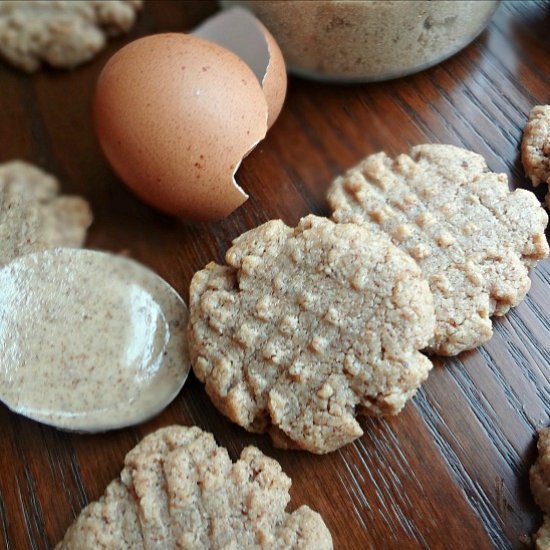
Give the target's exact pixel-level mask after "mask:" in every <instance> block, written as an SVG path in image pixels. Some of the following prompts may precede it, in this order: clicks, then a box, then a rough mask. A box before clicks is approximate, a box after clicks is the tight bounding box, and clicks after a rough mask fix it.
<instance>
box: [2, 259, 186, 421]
mask: <svg viewBox="0 0 550 550" xmlns="http://www.w3.org/2000/svg"><path fill="white" fill-rule="evenodd" d="M187 316H188V314H187V307H186V306H185V303H184V302H183V301H182V299H181V298H180V297H179V295H178V294H177V293H176V292H175V290H173V289H172V288H171V287H170V286H169V285H168V284H167V283H166V282H165V281H163V280H162V279H161V278H160V277H159V276H157V275H156V274H154V273H153V272H152V271H150V270H148V269H146V268H145V267H143V266H141V265H139V264H138V263H136V262H134V261H132V260H129V259H127V258H124V257H121V256H116V255H113V254H108V253H104V252H95V251H91V250H73V249H63V248H58V249H54V250H48V251H44V252H38V253H35V254H30V255H28V256H23V257H21V258H19V259H17V260H15V261H13V262H11V263H9V264H8V265H6V266H5V267H3V268H2V269H0V358H1V359H0V360H1V363H0V399H1V400H2V401H3V402H4V403H5V404H6V405H7V406H8V407H9V408H10V409H12V410H14V411H16V412H18V413H20V414H23V415H25V416H27V417H29V418H32V419H34V420H38V421H39V422H43V423H45V424H50V425H52V426H56V427H59V428H63V429H68V430H77V431H103V430H109V429H113V428H120V427H123V426H128V425H131V424H136V423H138V422H141V421H143V420H146V419H147V418H149V417H151V416H153V415H155V414H157V413H158V412H160V410H162V409H163V408H164V407H166V405H168V403H170V401H172V399H174V397H175V396H176V395H177V394H178V393H179V391H180V389H181V387H182V385H183V383H184V382H185V379H186V378H187V374H188V372H189V359H188V350H187V341H186V324H187Z"/></svg>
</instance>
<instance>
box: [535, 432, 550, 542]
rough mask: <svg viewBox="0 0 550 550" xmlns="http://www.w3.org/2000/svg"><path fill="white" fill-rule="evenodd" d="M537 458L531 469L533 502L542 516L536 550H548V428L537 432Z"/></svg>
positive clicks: (549, 503) (549, 496)
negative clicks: (542, 520) (539, 509)
mask: <svg viewBox="0 0 550 550" xmlns="http://www.w3.org/2000/svg"><path fill="white" fill-rule="evenodd" d="M537 447H538V451H539V456H538V459H537V461H536V462H535V464H533V466H532V467H531V471H530V481H531V490H532V491H533V497H534V498H535V502H536V503H537V505H538V506H539V507H540V508H541V510H542V512H543V514H544V523H543V524H542V527H541V528H540V529H539V531H538V533H537V534H536V535H535V541H536V547H537V550H548V549H550V428H544V429H542V430H540V432H539V440H538V443H537Z"/></svg>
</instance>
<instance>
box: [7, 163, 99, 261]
mask: <svg viewBox="0 0 550 550" xmlns="http://www.w3.org/2000/svg"><path fill="white" fill-rule="evenodd" d="M91 223H92V213H91V211H90V207H89V206H88V203H87V202H86V201H85V200H84V199H82V198H80V197H71V196H66V195H59V183H58V182H57V180H56V179H55V178H54V177H53V176H50V175H49V174H46V173H45V172H43V171H42V170H40V169H39V168H36V167H35V166H33V165H32V164H28V163H26V162H22V161H12V162H7V163H5V164H0V267H1V266H3V265H4V264H7V263H8V262H10V261H11V260H13V259H15V258H17V257H19V256H24V255H25V254H28V253H30V252H36V251H38V250H45V249H48V248H54V247H58V246H64V247H79V246H81V245H82V244H83V243H84V240H85V238H86V230H87V229H88V227H89V226H90V224H91Z"/></svg>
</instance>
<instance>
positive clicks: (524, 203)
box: [328, 145, 548, 355]
mask: <svg viewBox="0 0 550 550" xmlns="http://www.w3.org/2000/svg"><path fill="white" fill-rule="evenodd" d="M328 202H329V205H330V207H331V209H332V211H333V214H332V217H333V219H334V220H335V221H337V222H341V223H348V222H354V223H358V224H360V225H365V226H367V227H368V228H369V229H370V230H372V231H373V232H375V233H376V235H378V237H379V238H383V237H386V238H388V239H391V241H392V242H393V243H394V244H395V245H396V246H398V247H399V248H400V249H401V250H403V251H404V252H406V253H407V254H409V255H410V256H411V257H412V258H414V260H415V261H416V262H417V263H418V265H419V266H420V268H421V269H422V272H423V274H424V277H425V278H426V279H427V280H428V281H429V284H430V289H431V291H432V292H433V294H434V302H435V311H436V321H437V322H436V330H435V335H434V337H433V338H432V340H431V341H430V344H429V347H428V351H430V352H434V353H438V354H441V355H456V354H458V353H460V352H462V351H464V350H468V349H472V348H475V347H476V346H479V345H481V344H483V343H484V342H486V341H487V340H489V339H490V338H491V336H492V333H493V328H492V322H491V319H490V318H491V316H493V315H497V316H500V315H504V314H505V313H506V312H507V311H508V310H509V309H510V308H511V307H513V306H516V305H518V303H519V302H520V301H521V300H522V299H523V298H524V297H525V295H526V293H527V291H528V290H529V288H530V285H531V281H530V279H529V270H530V269H531V268H532V267H534V266H535V264H536V263H537V262H538V261H539V260H541V259H543V258H546V257H547V256H548V243H547V241H546V237H545V234H544V230H545V228H546V225H547V223H548V215H547V214H546V212H545V211H544V209H543V208H542V207H541V206H540V203H539V201H538V200H537V198H536V197H535V195H534V194H533V193H531V192H530V191H526V190H524V189H516V190H515V191H514V192H510V191H509V189H508V184H507V178H506V176H505V175H504V174H496V173H493V172H491V171H489V169H488V168H487V164H486V163H485V160H484V159H483V157H481V156H480V155H478V154H476V153H473V152H471V151H467V150H465V149H461V148H458V147H454V146H452V145H419V146H416V147H413V148H412V149H411V151H410V153H409V154H408V155H406V154H402V155H399V156H397V157H396V158H395V159H392V158H390V157H389V156H387V155H386V154H385V153H377V154H374V155H371V156H369V157H367V158H366V159H364V160H363V161H362V162H361V163H360V164H359V165H357V166H356V167H354V168H352V169H351V170H349V171H348V172H347V173H346V174H344V175H343V176H340V177H338V178H337V179H336V180H335V181H334V183H333V184H332V187H331V188H330V190H329V192H328Z"/></svg>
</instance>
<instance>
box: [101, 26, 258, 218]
mask: <svg viewBox="0 0 550 550" xmlns="http://www.w3.org/2000/svg"><path fill="white" fill-rule="evenodd" d="M267 113H268V108H267V103H266V99H265V96H264V93H263V91H262V88H261V87H260V84H259V82H258V80H257V78H256V77H255V75H254V73H253V72H252V71H251V69H250V68H249V67H248V66H247V65H246V64H245V63H244V62H243V61H242V60H241V59H239V57H237V56H236V55H235V54H233V53H232V52H230V51H228V50H226V49H224V48H222V47H220V46H218V45H217V44H214V43H212V42H209V41H207V40H204V39H202V38H199V37H196V36H191V35H185V34H158V35H152V36H148V37H145V38H142V39H139V40H136V41H135V42H132V43H130V44H128V45H127V46H125V47H124V48H122V49H121V50H119V51H118V52H117V53H116V54H115V55H114V56H113V57H112V58H111V59H110V60H109V62H108V63H107V65H106V66H105V68H104V69H103V72H102V73H101V75H100V77H99V80H98V83H97V88H96V93H95V97H94V105H93V115H94V124H95V127H96V131H97V135H98V138H99V141H100V144H101V147H102V149H103V151H104V153H105V155H106V157H107V159H108V160H109V162H110V163H111V165H112V166H113V168H114V169H115V171H116V172H117V173H118V175H119V176H120V177H121V178H122V179H123V180H124V182H125V183H126V184H127V185H128V186H129V187H130V188H131V189H132V190H133V191H134V192H135V193H136V194H137V195H138V196H139V197H140V198H141V199H142V200H143V201H145V202H147V203H149V204H151V205H152V206H154V207H156V208H158V209H160V210H162V211H164V212H167V213H169V214H173V215H177V216H182V217H185V218H189V219H195V220H207V219H219V218H223V217H225V216H227V215H228V214H230V213H231V212H232V211H233V210H234V209H235V208H237V207H238V206H240V205H241V204H242V203H243V202H244V201H245V200H246V199H247V198H248V196H247V195H246V194H245V193H244V192H243V191H242V189H240V187H238V185H237V184H236V183H235V180H234V178H233V175H234V173H235V172H236V170H237V168H238V167H239V165H240V163H241V160H242V158H243V157H244V156H245V155H246V154H247V153H248V152H249V151H250V150H251V149H252V148H253V147H254V146H255V145H256V144H257V143H258V141H260V140H261V139H262V138H263V137H264V136H265V134H266V131H267Z"/></svg>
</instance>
